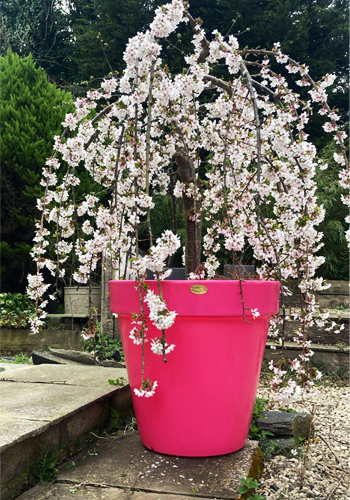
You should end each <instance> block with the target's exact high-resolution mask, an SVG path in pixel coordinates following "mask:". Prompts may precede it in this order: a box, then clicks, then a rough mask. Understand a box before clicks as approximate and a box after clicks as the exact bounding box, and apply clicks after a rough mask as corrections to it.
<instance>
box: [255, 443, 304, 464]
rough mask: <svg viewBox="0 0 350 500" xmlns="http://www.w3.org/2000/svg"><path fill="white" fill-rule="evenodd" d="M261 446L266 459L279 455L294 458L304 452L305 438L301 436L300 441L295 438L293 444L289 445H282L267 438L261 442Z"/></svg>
mask: <svg viewBox="0 0 350 500" xmlns="http://www.w3.org/2000/svg"><path fill="white" fill-rule="evenodd" d="M259 446H260V448H261V452H262V454H263V456H264V460H270V459H271V458H273V457H276V456H278V455H282V456H284V457H286V458H293V457H296V456H302V455H303V454H304V446H303V440H302V439H301V438H300V439H299V441H297V440H295V439H293V441H292V442H291V444H290V445H288V446H287V445H283V446H281V445H280V444H278V443H276V442H275V441H273V440H271V439H266V440H265V441H263V442H262V443H259Z"/></svg>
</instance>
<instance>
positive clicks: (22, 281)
mask: <svg viewBox="0 0 350 500" xmlns="http://www.w3.org/2000/svg"><path fill="white" fill-rule="evenodd" d="M0 81H1V86H0V101H1V118H2V133H1V137H0V147H1V200H2V207H1V233H2V241H1V254H2V262H1V287H2V290H3V291H6V292H24V291H25V287H26V285H27V279H26V276H27V273H28V272H29V270H30V268H31V266H32V261H31V258H30V255H29V252H30V249H31V247H32V240H33V237H34V224H35V218H36V217H37V216H38V213H37V210H36V199H37V198H40V197H41V196H42V193H43V188H42V186H41V185H40V178H41V172H42V168H43V166H44V165H45V161H46V159H47V158H48V157H50V155H51V152H52V138H53V136H54V135H56V134H58V133H59V132H60V130H61V122H62V121H63V120H64V116H65V114H66V113H67V111H69V107H70V106H69V104H68V103H69V102H71V96H70V94H66V93H65V92H63V91H61V90H59V89H57V88H56V86H55V85H53V84H50V83H49V82H48V81H47V75H46V74H45V72H44V71H43V70H42V69H41V68H38V67H37V66H36V65H35V63H34V62H33V59H32V57H31V56H28V57H26V58H23V59H21V58H20V57H19V56H18V55H17V54H13V53H11V51H10V50H8V52H7V54H6V56H5V57H1V58H0Z"/></svg>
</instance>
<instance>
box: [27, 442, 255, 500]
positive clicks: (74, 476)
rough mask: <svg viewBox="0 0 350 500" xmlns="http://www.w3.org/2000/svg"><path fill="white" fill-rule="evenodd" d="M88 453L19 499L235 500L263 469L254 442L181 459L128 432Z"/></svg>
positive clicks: (96, 445)
mask: <svg viewBox="0 0 350 500" xmlns="http://www.w3.org/2000/svg"><path fill="white" fill-rule="evenodd" d="M93 449H94V450H95V452H94V453H92V454H90V455H89V454H86V458H85V459H84V460H83V461H82V460H77V461H76V462H75V463H76V465H75V466H74V467H72V468H70V469H67V468H66V467H64V466H62V467H61V468H60V471H59V474H58V478H57V482H56V484H54V485H53V484H49V483H46V484H43V485H37V486H35V487H34V488H33V489H32V490H29V491H28V492H26V493H24V494H22V495H21V496H20V497H19V500H44V499H47V498H51V497H55V498H56V497H57V498H60V499H66V498H67V499H68V498H72V497H71V495H72V492H74V499H78V500H85V499H90V498H91V499H98V498H104V499H106V500H119V499H120V500H141V499H144V500H163V499H164V500H185V499H186V500H189V499H190V498H198V499H204V498H206V499H214V498H216V499H219V498H220V499H230V500H238V499H241V498H242V497H241V495H240V493H239V492H238V488H239V486H240V482H239V479H246V478H247V477H253V478H256V477H257V476H258V475H259V473H260V472H261V467H262V455H261V451H260V448H259V447H258V442H257V441H248V442H247V443H246V445H245V446H244V448H243V449H242V450H239V451H237V452H235V453H231V454H229V455H222V456H218V457H209V458H184V457H173V456H169V455H162V454H159V453H155V452H153V451H150V450H147V449H146V448H144V447H143V446H142V444H141V440H140V437H139V435H138V433H137V432H131V433H127V434H126V435H125V436H122V437H119V436H118V437H116V438H113V437H110V438H105V439H100V440H99V441H97V442H96V443H95V447H94V448H93Z"/></svg>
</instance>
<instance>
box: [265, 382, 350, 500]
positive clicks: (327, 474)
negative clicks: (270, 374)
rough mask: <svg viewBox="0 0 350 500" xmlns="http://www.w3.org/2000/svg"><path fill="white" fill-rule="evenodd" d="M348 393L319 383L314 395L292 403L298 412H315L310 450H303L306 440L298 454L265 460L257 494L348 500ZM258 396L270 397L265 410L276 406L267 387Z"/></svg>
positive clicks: (274, 498) (277, 499)
mask: <svg viewBox="0 0 350 500" xmlns="http://www.w3.org/2000/svg"><path fill="white" fill-rule="evenodd" d="M349 396H350V389H349V387H324V386H321V387H319V388H318V393H317V395H316V396H313V397H305V398H303V399H301V400H300V401H298V402H297V403H294V404H293V405H292V407H293V409H294V410H295V411H298V412H308V413H312V412H313V411H314V425H315V435H314V436H313V437H312V438H311V440H310V447H309V452H308V453H306V448H307V443H303V445H302V447H299V448H298V450H297V451H298V455H297V456H293V457H292V458H286V457H284V456H276V457H274V458H272V459H270V460H265V463H264V470H263V474H262V476H261V478H260V485H261V486H260V489H259V490H257V493H259V494H260V495H263V496H264V497H265V498H266V500H282V499H285V500H294V499H295V500H303V499H309V498H311V499H312V498H314V499H319V500H348V499H350V490H349V476H350V474H349V458H350V433H349V417H350V398H349ZM258 397H263V398H267V399H269V400H270V403H269V406H268V407H267V408H266V409H268V410H270V409H271V410H272V409H274V410H275V409H278V403H274V402H273V400H272V396H271V395H270V393H269V390H268V389H266V388H264V387H260V388H259V390H258ZM294 453H295V452H294ZM305 461H306V466H305V465H304V462H305Z"/></svg>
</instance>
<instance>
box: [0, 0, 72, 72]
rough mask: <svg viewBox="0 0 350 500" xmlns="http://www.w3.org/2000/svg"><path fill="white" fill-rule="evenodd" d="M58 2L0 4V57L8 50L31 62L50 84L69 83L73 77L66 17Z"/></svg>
mask: <svg viewBox="0 0 350 500" xmlns="http://www.w3.org/2000/svg"><path fill="white" fill-rule="evenodd" d="M61 5H62V2H52V1H47V0H35V2H33V1H32V0H16V2H14V1H12V0H2V1H1V4H0V13H1V26H0V55H1V56H5V54H6V51H7V49H8V48H11V50H12V51H13V52H16V53H17V54H18V55H19V56H20V57H27V56H29V55H30V54H32V56H33V59H34V61H35V62H37V63H38V64H39V65H40V66H41V67H42V68H43V69H44V71H45V72H47V73H48V75H50V80H51V81H65V80H67V79H68V80H69V77H70V75H71V74H74V73H75V68H74V65H73V64H72V62H71V60H70V57H69V49H70V47H69V41H72V39H71V33H70V31H69V23H68V13H67V12H66V11H65V10H63V9H62V8H61Z"/></svg>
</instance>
